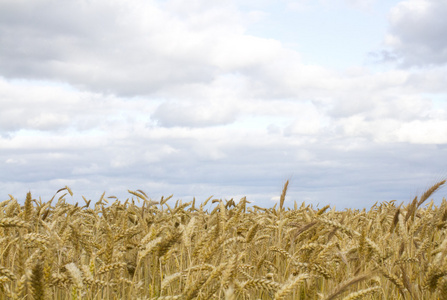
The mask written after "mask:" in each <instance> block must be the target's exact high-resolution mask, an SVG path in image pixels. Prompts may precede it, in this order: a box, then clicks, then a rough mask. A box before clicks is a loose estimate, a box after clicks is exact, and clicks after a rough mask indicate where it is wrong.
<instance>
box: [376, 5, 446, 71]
mask: <svg viewBox="0 0 447 300" xmlns="http://www.w3.org/2000/svg"><path fill="white" fill-rule="evenodd" d="M446 14H447V3H445V2H443V1H433V0H423V1H419V0H407V1H402V2H400V3H398V4H397V5H396V6H395V7H394V8H393V9H392V10H391V13H390V16H389V21H390V28H389V35H388V36H387V38H386V40H385V44H386V45H387V46H388V47H389V48H390V50H385V51H383V52H382V54H381V55H380V54H379V55H380V56H381V57H382V59H383V60H385V61H390V60H391V61H393V60H396V58H399V62H400V64H401V65H402V66H404V67H411V66H430V65H432V66H433V65H445V63H446V62H447V38H446V37H447V20H446V18H445V17H444V16H445V15H446Z"/></svg>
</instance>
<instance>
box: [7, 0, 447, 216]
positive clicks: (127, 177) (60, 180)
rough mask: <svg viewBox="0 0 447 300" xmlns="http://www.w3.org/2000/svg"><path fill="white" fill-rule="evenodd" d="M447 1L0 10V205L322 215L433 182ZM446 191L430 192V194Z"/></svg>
mask: <svg viewBox="0 0 447 300" xmlns="http://www.w3.org/2000/svg"><path fill="white" fill-rule="evenodd" d="M445 15H447V2H446V1H437V0H406V1H397V0H395V1H391V0H390V1H388V0H381V1H379V0H312V1H310V0H309V1H307V0H279V1H278V0H276V1H273V0H256V1H254V0H238V1H231V0H225V1H224V0H216V1H208V0H190V1H180V0H163V1H162V0H159V1H156V0H113V1H111V0H57V1H56V0H33V1H27V0H0V201H1V200H7V199H9V194H10V195H13V196H14V197H15V198H17V199H18V200H19V201H23V199H24V198H25V195H26V193H27V192H28V191H31V193H32V194H33V196H34V197H35V198H38V197H41V199H42V200H43V201H47V200H49V199H50V198H51V197H52V196H53V195H54V194H55V193H56V191H57V190H59V189H60V188H63V187H65V186H69V187H70V188H71V190H72V191H73V193H74V195H73V196H72V197H71V196H67V201H69V202H76V201H80V202H83V200H82V196H85V197H86V198H87V199H93V200H94V201H96V200H98V199H99V198H100V196H101V195H102V194H103V193H104V192H106V196H116V197H118V198H119V199H120V200H122V201H125V199H127V198H131V197H132V195H130V194H129V193H128V190H138V189H140V190H142V191H144V192H145V193H146V194H147V195H148V196H149V197H150V198H151V199H153V200H159V199H160V197H161V196H165V197H166V196H169V195H171V194H172V195H173V198H172V201H175V200H177V199H182V201H183V202H187V201H191V200H192V199H193V198H194V197H195V198H196V201H197V202H202V201H204V200H205V199H207V198H208V197H210V196H213V198H217V199H231V198H233V199H235V200H239V199H240V198H242V197H244V196H246V197H247V200H248V201H250V202H252V204H253V205H258V206H263V207H272V206H273V205H274V204H275V203H277V202H278V200H279V196H280V194H281V190H282V187H283V185H284V184H285V182H286V180H290V184H289V188H288V193H287V197H286V203H285V204H286V205H289V206H293V203H294V202H295V201H296V202H297V203H299V204H301V203H302V202H305V203H306V204H312V205H313V206H314V207H323V206H324V205H327V204H330V205H331V206H335V207H336V208H337V209H345V208H370V207H371V206H372V205H373V204H374V203H376V202H377V201H379V202H382V201H390V200H397V202H398V203H400V202H405V203H408V202H409V201H410V200H412V199H413V198H414V197H415V196H417V195H420V194H422V193H423V192H424V191H425V190H426V189H427V188H428V187H430V186H431V185H433V184H434V183H436V182H438V181H439V180H441V179H443V178H444V177H446V175H447V160H446V159H445V158H446V157H447V84H446V82H447V67H446V63H447V19H446V18H445ZM442 197H444V190H442V189H441V190H440V191H438V192H437V193H436V194H435V195H434V196H433V198H434V199H435V201H438V202H437V203H439V201H440V200H442Z"/></svg>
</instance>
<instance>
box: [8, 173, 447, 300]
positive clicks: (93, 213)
mask: <svg viewBox="0 0 447 300" xmlns="http://www.w3.org/2000/svg"><path fill="white" fill-rule="evenodd" d="M445 182H446V181H445V180H444V181H441V182H439V183H437V184H435V185H434V186H432V187H431V188H429V189H428V190H427V191H426V192H425V193H423V194H422V195H420V196H419V197H416V198H414V199H413V200H412V201H411V200H409V202H408V203H403V204H398V203H395V202H394V201H389V202H382V203H376V204H375V205H374V206H372V207H371V208H370V209H369V210H353V209H346V210H344V211H336V210H335V209H333V208H331V207H329V206H327V207H323V208H320V209H317V208H313V207H312V206H310V205H306V204H304V203H302V204H301V203H296V202H295V205H294V207H293V208H289V207H285V206H284V202H285V197H286V192H287V186H288V182H286V184H285V186H284V189H283V191H282V194H281V198H280V201H279V203H278V205H277V206H276V205H275V206H274V207H272V208H261V207H258V206H256V205H251V204H250V203H249V202H248V201H247V200H246V199H245V198H242V199H240V200H239V201H237V202H235V201H233V200H219V199H212V198H209V199H207V200H206V201H204V202H203V203H195V201H191V202H188V203H182V201H180V200H178V201H177V202H176V203H175V205H174V203H172V204H171V205H169V204H168V200H169V197H168V198H162V199H161V200H160V201H153V200H151V199H149V198H148V197H147V196H146V194H145V193H144V192H143V191H140V190H138V191H129V192H130V194H131V198H130V199H127V200H126V201H125V202H121V201H119V200H118V199H116V198H114V197H113V196H112V197H108V198H105V197H104V195H103V196H102V197H101V199H100V200H99V201H97V202H96V203H92V202H91V201H90V200H87V199H85V198H84V202H83V203H82V204H81V203H79V204H74V205H73V204H69V203H67V201H66V198H65V197H66V196H67V193H70V194H72V192H71V190H70V189H69V188H68V187H65V188H64V189H61V190H59V191H58V192H57V193H56V195H55V197H53V199H51V200H50V201H47V202H43V201H41V200H36V199H33V197H32V195H31V193H28V194H27V195H26V199H25V200H24V201H23V200H22V204H24V205H20V203H19V201H18V200H17V199H16V198H14V197H13V196H10V199H8V200H5V201H3V202H1V203H0V299H318V300H332V299H345V300H348V299H349V300H353V299H447V255H446V254H447V239H446V229H447V201H446V200H445V199H443V200H442V202H441V203H440V205H439V206H438V205H435V204H434V202H433V200H430V196H431V195H432V193H433V192H435V191H436V190H438V189H439V188H440V187H441V186H442V185H444V184H445ZM63 192H66V194H62V193H63ZM171 201H172V200H171ZM205 207H206V208H205Z"/></svg>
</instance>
